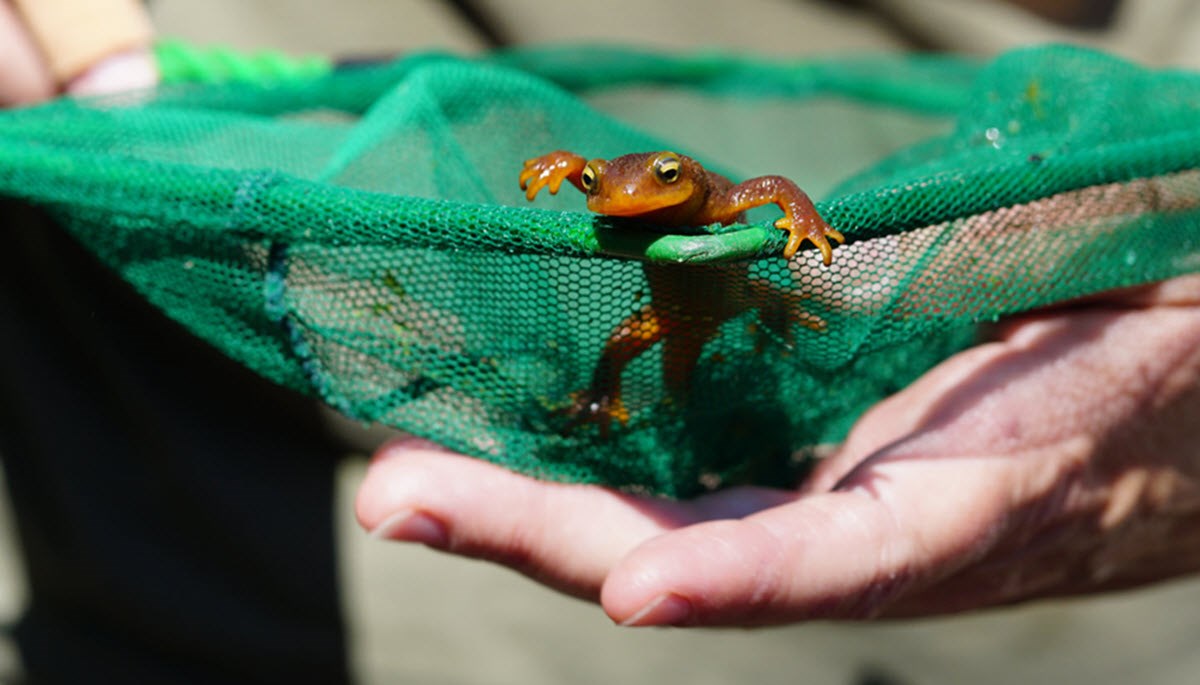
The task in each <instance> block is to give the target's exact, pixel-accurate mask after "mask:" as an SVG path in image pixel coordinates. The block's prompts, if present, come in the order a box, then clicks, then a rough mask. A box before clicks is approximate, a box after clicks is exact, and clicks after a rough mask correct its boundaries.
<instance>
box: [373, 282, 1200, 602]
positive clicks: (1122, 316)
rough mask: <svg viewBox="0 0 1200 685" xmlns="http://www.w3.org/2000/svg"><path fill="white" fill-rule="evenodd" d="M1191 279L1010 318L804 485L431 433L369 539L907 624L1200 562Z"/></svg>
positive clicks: (406, 459) (376, 480)
mask: <svg viewBox="0 0 1200 685" xmlns="http://www.w3.org/2000/svg"><path fill="white" fill-rule="evenodd" d="M1198 417H1200V277H1188V278H1181V279H1176V280H1174V281H1169V282H1167V283H1164V284H1161V285H1157V286H1153V287H1148V288H1142V289H1137V290H1133V291H1127V292H1122V293H1113V294H1110V295H1107V296H1104V297H1097V298H1093V299H1090V300H1088V301H1086V302H1079V303H1075V304H1073V305H1072V306H1069V307H1062V308H1058V309H1055V310H1051V311H1046V312H1040V313H1037V314H1034V315H1031V316H1028V317H1025V318H1022V319H1020V320H1018V321H1013V322H1011V323H1008V324H1006V325H1005V326H1004V327H1003V328H1002V329H1000V330H999V331H997V335H996V337H995V340H994V342H990V343H987V344H984V345H981V346H979V347H976V348H973V349H971V350H968V351H966V352H963V353H961V354H959V355H957V356H955V357H953V358H951V359H949V360H947V361H946V362H944V363H943V364H941V365H940V366H938V367H937V368H935V369H933V370H932V371H930V372H929V373H928V374H926V375H925V376H924V377H923V378H921V379H920V380H919V381H917V382H916V383H914V384H913V385H911V386H910V387H909V388H907V389H905V390H904V391H902V392H900V393H898V394H897V395H895V396H894V397H892V398H890V399H888V400H886V401H884V402H882V403H880V404H879V405H878V406H876V407H875V408H874V409H872V410H871V411H870V412H868V413H867V414H866V415H865V416H863V417H862V418H861V419H860V420H859V422H858V423H857V425H856V426H855V427H854V429H853V431H852V432H851V434H850V435H849V436H848V438H847V440H846V441H845V443H844V444H843V445H842V446H841V448H840V449H839V450H838V451H837V453H836V454H835V455H833V456H832V457H830V458H829V459H827V460H825V461H824V462H822V463H821V464H820V465H819V467H818V468H817V470H816V472H815V473H814V474H813V476H812V477H811V478H810V479H809V480H808V481H807V482H806V483H805V484H804V486H803V487H802V488H801V490H800V491H798V492H786V491H780V490H768V489H761V488H734V489H729V490H725V491H719V492H716V493H713V494H710V495H706V496H704V497H700V498H698V499H696V500H693V501H688V502H670V501H664V500H658V499H650V498H642V497H636V496H631V495H625V494H621V493H617V492H613V491H611V490H607V489H604V488H598V487H592V486H580V485H563V484H554V483H544V482H539V481H536V480H533V479H530V478H527V477H524V476H520V475H518V474H515V473H511V472H509V471H506V470H504V469H502V468H500V467H497V466H494V465H490V464H487V463H485V462H482V461H479V460H475V459H470V458H467V457H462V456H457V455H454V454H450V453H448V452H446V451H444V450H441V449H439V448H437V447H436V446H434V445H432V444H429V443H425V442H421V441H415V440H410V441H405V442H398V443H393V444H391V445H387V446H385V447H383V448H382V449H381V450H380V451H379V453H378V454H377V455H376V457H375V459H374V461H373V463H372V466H371V468H370V469H369V471H368V473H367V477H366V479H365V480H364V482H363V484H362V486H361V488H360V490H359V494H358V501H357V512H358V517H359V520H360V522H361V524H362V525H363V526H364V527H365V528H366V529H368V530H371V531H373V534H375V535H377V536H380V537H386V538H390V539H396V540H410V541H416V542H423V543H425V544H428V545H430V546H432V547H435V548H438V549H442V550H445V551H448V552H451V553H454V554H460V555H464V556H469V557H477V558H483V559H490V560H492V561H495V562H497V563H500V564H503V565H505V566H509V567H512V568H514V569H516V570H518V571H521V572H522V573H525V574H526V575H528V576H530V577H532V578H534V579H535V580H537V581H539V582H541V583H544V584H546V585H548V586H550V587H553V588H557V589H559V590H561V591H564V592H567V593H570V594H573V595H576V596H579V597H583V598H586V599H589V600H594V601H598V602H600V603H601V605H602V606H603V608H604V610H605V611H606V612H607V613H608V614H609V616H610V617H611V618H612V619H613V620H614V621H617V622H619V623H623V624H629V625H664V624H673V625H757V624H769V623H783V622H792V621H801V620H805V619H813V618H870V617H877V616H917V615H929V614H939V613H946V612H954V611H961V610H967V609H975V608H982V607H988V606H994V605H1000V604H1007V603H1012V602H1019V601H1022V600H1028V599H1033V598H1038V597H1047V596H1060V595H1075V594H1081V593H1091V592H1099V591H1104V590H1111V589H1117V588H1123V587H1128V586H1133V585H1138V584H1142V583H1148V582H1152V581H1155V580H1159V579H1164V578H1169V577H1172V576H1177V575H1181V574H1187V573H1192V572H1194V571H1196V570H1197V569H1200V419H1198Z"/></svg>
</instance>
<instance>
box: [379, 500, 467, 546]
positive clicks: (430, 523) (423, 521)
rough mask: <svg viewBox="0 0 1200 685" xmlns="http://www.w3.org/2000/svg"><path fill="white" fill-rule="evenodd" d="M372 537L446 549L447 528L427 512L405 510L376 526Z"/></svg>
mask: <svg viewBox="0 0 1200 685" xmlns="http://www.w3.org/2000/svg"><path fill="white" fill-rule="evenodd" d="M370 536H371V537H373V538H375V539H377V540H399V541H402V542H419V543H421V544H423V545H429V546H430V547H445V546H446V543H447V540H448V535H447V533H446V526H445V525H443V524H442V522H441V521H438V520H437V519H435V518H434V517H432V516H430V515H429V514H426V513H425V512H421V511H415V510H412V509H405V510H402V511H398V512H396V513H395V514H392V515H391V516H389V517H387V518H386V519H384V520H383V522H382V523H380V524H379V525H378V526H375V527H374V528H373V529H372V530H371V532H370Z"/></svg>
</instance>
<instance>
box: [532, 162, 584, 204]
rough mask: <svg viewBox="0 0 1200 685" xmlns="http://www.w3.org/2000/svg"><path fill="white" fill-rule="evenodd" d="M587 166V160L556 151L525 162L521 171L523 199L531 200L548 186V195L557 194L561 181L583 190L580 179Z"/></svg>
mask: <svg viewBox="0 0 1200 685" xmlns="http://www.w3.org/2000/svg"><path fill="white" fill-rule="evenodd" d="M586 166H587V160H586V159H584V158H583V157H580V156H579V155H576V154H573V153H570V152H567V151H565V150H556V151H554V152H551V153H549V154H545V155H542V156H541V157H534V158H533V159H527V160H525V167H524V168H523V169H522V170H521V178H520V180H521V190H524V191H525V199H527V200H532V199H533V198H534V197H536V196H537V194H538V191H539V190H541V189H542V188H545V187H547V186H549V188H550V194H551V195H554V194H556V193H558V189H559V187H560V186H562V182H563V181H570V182H571V185H573V186H575V187H576V188H578V189H579V190H580V191H581V192H586V191H585V190H584V187H583V184H582V182H581V180H580V177H581V176H582V175H583V170H584V168H585V167H586Z"/></svg>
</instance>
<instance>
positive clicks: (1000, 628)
mask: <svg viewBox="0 0 1200 685" xmlns="http://www.w3.org/2000/svg"><path fill="white" fill-rule="evenodd" d="M1198 6H1200V3H1194V2H1192V1H1191V0H1124V1H1123V2H1122V1H1121V0H1093V1H1089V0H1046V1H1044V2H1039V1H1038V0H1008V1H1005V0H974V1H964V0H858V1H844V2H833V1H825V2H818V1H813V2H800V1H787V0H738V2H736V3H733V2H729V3H725V2H716V1H713V2H699V1H689V0H669V1H661V0H659V1H655V2H648V1H646V0H600V1H593V2H586V3H575V2H551V1H548V0H458V1H456V2H434V1H432V0H428V1H422V0H406V1H398V0H340V1H339V2H331V1H324V2H321V1H316V0H208V1H206V2H188V1H187V0H153V2H151V3H150V8H151V11H152V15H153V18H154V21H155V25H156V28H157V30H158V32H159V35H160V36H163V37H171V38H179V39H183V40H186V41H190V42H194V43H196V44H199V45H211V44H221V45H227V46H230V47H233V48H238V49H247V50H258V49H264V48H273V49H282V50H285V51H287V52H290V53H292V54H310V53H315V54H325V55H331V56H334V57H345V58H376V57H386V56H389V55H395V54H400V53H404V52H410V51H415V50H421V49H427V48H437V49H443V50H451V51H457V52H464V53H470V52H477V51H482V50H487V49H490V48H496V47H504V46H510V45H519V44H527V43H544V42H555V43H576V42H608V43H612V42H617V43H627V44H634V45H639V46H650V47H655V48H661V49H666V50H686V49H694V48H709V47H719V48H723V49H728V50H736V51H746V52H752V53H757V54H764V55H771V56H801V55H812V54H831V53H862V52H864V51H872V52H877V51H896V50H913V49H917V50H947V51H957V52H966V53H972V54H979V55H985V56H986V55H991V54H994V53H996V52H999V51H1002V50H1005V49H1007V48H1010V47H1013V46H1016V45H1020V44H1026V43H1039V42H1047V41H1056V42H1077V43H1086V44H1089V45H1094V46H1098V47H1102V48H1104V49H1107V50H1110V51H1113V52H1116V53H1119V54H1122V55H1125V56H1127V57H1130V58H1133V59H1136V60H1138V61H1141V62H1145V63H1150V64H1156V65H1178V66H1187V67H1193V68H1194V67H1200V9H1198ZM325 416H326V419H327V420H328V421H329V423H330V427H331V430H335V431H338V432H339V433H340V434H341V435H342V436H343V437H345V438H346V439H347V440H349V441H350V442H352V443H353V444H355V445H357V449H356V450H354V451H353V452H352V453H350V454H347V455H346V457H347V458H346V459H344V460H343V462H342V464H343V465H342V466H341V467H340V469H339V471H338V477H337V483H336V485H335V487H336V495H335V507H334V509H335V512H336V525H335V531H336V538H337V548H338V555H339V559H338V572H339V574H340V581H341V582H340V586H341V588H342V589H341V601H342V606H343V613H344V616H345V621H346V629H347V638H346V640H347V650H348V655H349V660H350V670H351V672H352V674H353V675H354V676H355V678H357V680H358V681H359V682H363V683H392V682H413V683H433V684H439V683H484V682H486V683H524V684H531V685H537V684H541V683H547V684H548V683H612V682H620V683H626V684H634V683H657V682H688V683H691V685H703V684H707V683H729V682H754V683H784V682H787V683H796V682H803V683H830V684H862V685H866V684H868V683H873V684H887V683H912V684H921V683H963V682H970V683H1010V682H1059V683H1091V684H1095V683H1127V682H1139V683H1141V684H1142V685H1149V684H1153V683H1163V684H1168V683H1185V682H1195V674H1196V673H1200V649H1197V647H1200V612H1197V611H1196V610H1195V608H1194V607H1195V606H1197V605H1200V582H1196V581H1187V582H1177V583H1171V584H1167V585H1161V586H1158V587H1155V588H1151V589H1147V590H1140V591H1136V592H1129V593H1123V594H1118V595H1112V596H1108V597H1104V598H1099V599H1094V598H1093V599H1084V600H1076V601H1059V602H1044V603H1040V604H1036V605H1033V606H1026V607H1020V608H1014V609H1006V610H998V611H991V612H987V613H983V614H977V615H971V616H964V617H956V618H948V619H938V620H923V621H915V622H903V623H901V622H897V623H884V624H871V625H845V624H820V623H818V624H811V625H804V626H798V627H788V628H775V629H767V630H755V631H711V630H710V631H683V630H662V631H649V632H648V631H630V630H622V629H618V628H615V627H613V626H612V625H611V624H610V622H609V621H608V620H607V619H606V618H605V616H604V615H603V614H602V612H600V610H599V609H597V608H596V607H594V606H591V605H587V604H584V603H581V602H577V601H575V600H571V599H567V598H563V597H560V596H558V595H555V594H553V593H551V592H550V591H547V590H545V589H543V588H541V587H540V586H537V585H535V584H533V583H531V582H529V581H527V580H525V579H524V578H521V577H519V576H516V575H515V574H512V573H510V572H508V571H504V570H500V569H498V568H496V567H492V566H489V565H486V564H481V563H478V562H471V561H466V560H462V559H458V558H451V557H447V556H443V555H440V554H438V553H435V552H432V551H429V550H427V549H424V548H420V547H415V546H403V545H398V544H387V543H381V542H377V541H373V540H370V539H369V538H368V537H367V536H366V535H365V534H364V533H363V532H362V531H361V530H360V529H359V528H358V526H357V524H356V523H355V522H354V519H353V509H352V502H353V495H354V489H355V486H356V484H357V482H358V480H359V479H360V478H361V474H362V471H363V469H364V468H365V457H366V455H368V454H369V453H370V450H371V449H372V448H373V447H374V446H375V445H377V444H378V443H379V442H380V441H381V440H383V439H385V438H386V435H387V434H386V432H384V431H378V430H367V429H364V428H362V427H360V426H357V425H353V424H349V423H347V422H344V421H341V420H339V419H338V418H337V417H335V416H333V415H332V414H328V413H327V414H326V415H325ZM0 456H2V455H0ZM11 518H12V517H11V512H10V510H9V509H8V508H0V532H2V533H3V534H2V535H0V621H2V622H3V623H4V624H6V625H12V624H13V623H14V622H15V621H16V620H17V619H18V617H19V616H20V614H21V611H22V610H23V608H24V607H25V606H26V602H27V601H28V598H27V593H26V580H25V578H23V577H22V574H21V569H20V564H19V550H18V545H17V543H16V541H15V539H14V537H13V535H12V533H11V532H9V531H11ZM298 572H303V570H302V569H298ZM20 673H21V664H20V657H19V656H18V654H17V653H16V650H15V649H14V647H13V646H12V645H11V644H10V643H7V642H0V680H2V681H3V682H18V681H19V679H20Z"/></svg>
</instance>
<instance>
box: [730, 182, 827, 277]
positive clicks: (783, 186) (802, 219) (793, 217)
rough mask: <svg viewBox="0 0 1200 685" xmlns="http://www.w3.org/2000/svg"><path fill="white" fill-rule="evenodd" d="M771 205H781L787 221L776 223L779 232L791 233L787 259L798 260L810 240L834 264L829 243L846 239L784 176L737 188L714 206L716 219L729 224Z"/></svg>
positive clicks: (783, 218) (786, 247) (782, 220)
mask: <svg viewBox="0 0 1200 685" xmlns="http://www.w3.org/2000/svg"><path fill="white" fill-rule="evenodd" d="M768 204H775V205H779V208H780V209H782V210H783V217H782V218H780V219H778V220H777V221H776V222H775V228H779V229H782V230H784V231H787V232H788V241H787V245H785V246H784V248H783V256H784V258H785V259H791V258H792V257H794V256H796V252H797V251H798V250H799V249H800V246H801V245H802V244H803V243H804V241H805V240H807V241H809V242H811V243H812V244H813V245H814V246H815V247H816V248H817V249H818V250H820V251H821V261H822V262H824V263H825V265H826V266H829V265H830V264H831V263H832V262H833V246H831V245H830V244H829V239H830V238H832V239H833V240H835V241H837V242H838V243H844V242H846V239H845V237H843V236H842V234H841V233H840V232H838V231H836V230H834V229H833V228H832V227H831V226H830V225H829V224H827V223H825V220H824V219H822V218H821V215H820V214H818V213H817V208H816V207H815V206H814V205H813V202H812V200H811V199H810V198H809V197H808V195H807V194H806V193H805V192H804V191H803V190H800V187H799V186H797V185H796V184H795V183H793V182H791V181H789V180H788V179H786V178H784V177H782V176H759V177H758V178H752V179H750V180H748V181H742V182H741V183H739V184H737V185H735V186H733V187H732V188H730V189H729V190H728V191H726V193H725V196H724V197H723V198H720V201H719V202H718V203H714V206H715V207H716V211H715V212H714V216H713V217H712V219H713V220H714V221H718V222H720V223H728V222H729V218H728V217H737V216H740V215H741V214H742V212H745V211H746V210H748V209H751V208H753V207H761V206H762V205H768Z"/></svg>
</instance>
